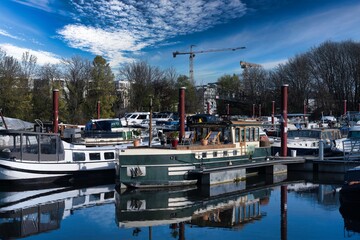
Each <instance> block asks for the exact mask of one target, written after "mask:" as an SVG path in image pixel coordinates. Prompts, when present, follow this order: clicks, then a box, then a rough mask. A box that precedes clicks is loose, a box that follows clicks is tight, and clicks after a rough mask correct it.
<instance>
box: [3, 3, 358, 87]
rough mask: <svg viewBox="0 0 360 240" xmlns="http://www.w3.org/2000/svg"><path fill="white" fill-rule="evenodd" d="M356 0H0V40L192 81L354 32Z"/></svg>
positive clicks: (16, 49) (42, 54)
mask: <svg viewBox="0 0 360 240" xmlns="http://www.w3.org/2000/svg"><path fill="white" fill-rule="evenodd" d="M359 26H360V1H358V0H341V1H339V0H337V1H335V0H301V1H299V0H246V1H245V0H244V1H241V0H211V1H201V0H143V1H138V0H1V1H0V48H1V49H2V50H5V51H6V52H7V54H8V55H9V56H14V57H16V58H18V59H21V55H22V53H24V52H26V51H28V52H30V53H31V54H33V55H35V56H37V58H38V61H37V62H38V64H39V65H42V64H44V63H58V62H59V61H60V60H61V59H62V58H70V57H72V56H74V55H81V56H83V57H86V58H88V59H89V60H92V59H93V58H94V57H95V56H96V55H101V56H103V57H104V58H105V59H107V61H108V62H109V63H110V64H111V66H112V67H113V70H114V73H115V74H117V69H118V67H119V66H120V65H121V64H124V63H127V62H132V61H134V60H145V61H147V62H148V63H149V64H150V65H152V66H156V67H160V68H161V69H166V68H170V67H173V68H174V69H176V71H177V72H178V73H180V74H185V75H188V74H189V55H187V54H186V55H178V56H177V57H176V58H173V56H172V52H174V51H180V52H189V50H190V45H195V47H193V50H194V51H207V50H213V49H226V48H236V47H243V46H244V47H246V49H242V50H237V51H221V52H206V53H199V54H196V56H195V58H194V76H195V81H196V83H197V84H205V83H208V82H215V81H216V80H217V79H218V78H219V77H221V76H223V75H224V74H239V73H241V72H242V69H241V68H240V65H239V62H240V61H247V62H252V63H257V64H261V65H262V66H263V67H264V68H265V69H271V68H273V67H275V66H277V65H278V64H279V63H285V62H286V61H287V60H288V59H289V58H291V57H294V56H295V55H296V54H301V53H304V52H306V51H309V50H310V49H311V48H312V47H316V46H318V45H319V44H321V43H323V42H324V41H343V40H353V41H359V40H360V31H359Z"/></svg>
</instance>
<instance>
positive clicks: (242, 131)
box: [240, 128, 245, 142]
mask: <svg viewBox="0 0 360 240" xmlns="http://www.w3.org/2000/svg"><path fill="white" fill-rule="evenodd" d="M240 141H241V142H245V129H243V128H242V129H241V135H240Z"/></svg>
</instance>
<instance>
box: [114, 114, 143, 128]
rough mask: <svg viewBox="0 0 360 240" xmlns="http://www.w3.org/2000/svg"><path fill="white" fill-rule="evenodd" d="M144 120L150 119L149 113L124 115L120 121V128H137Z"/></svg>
mask: <svg viewBox="0 0 360 240" xmlns="http://www.w3.org/2000/svg"><path fill="white" fill-rule="evenodd" d="M146 119H150V112H133V113H126V114H125V116H124V117H122V118H120V121H121V125H122V126H139V125H140V124H141V122H142V121H143V120H146Z"/></svg>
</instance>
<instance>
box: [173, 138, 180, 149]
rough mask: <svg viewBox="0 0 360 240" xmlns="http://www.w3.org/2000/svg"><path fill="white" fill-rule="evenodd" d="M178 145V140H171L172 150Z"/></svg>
mask: <svg viewBox="0 0 360 240" xmlns="http://www.w3.org/2000/svg"><path fill="white" fill-rule="evenodd" d="M178 144H179V139H173V140H171V146H172V147H173V148H176V147H177V145H178Z"/></svg>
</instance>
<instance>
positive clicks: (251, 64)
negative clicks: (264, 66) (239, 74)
mask: <svg viewBox="0 0 360 240" xmlns="http://www.w3.org/2000/svg"><path fill="white" fill-rule="evenodd" d="M240 67H241V68H244V69H246V68H252V67H261V65H260V64H256V63H249V62H244V61H240Z"/></svg>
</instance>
